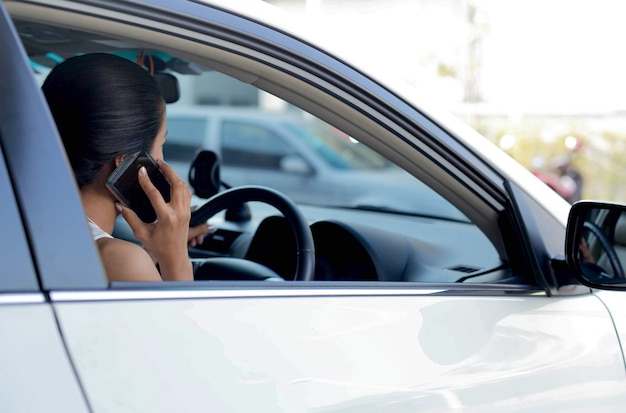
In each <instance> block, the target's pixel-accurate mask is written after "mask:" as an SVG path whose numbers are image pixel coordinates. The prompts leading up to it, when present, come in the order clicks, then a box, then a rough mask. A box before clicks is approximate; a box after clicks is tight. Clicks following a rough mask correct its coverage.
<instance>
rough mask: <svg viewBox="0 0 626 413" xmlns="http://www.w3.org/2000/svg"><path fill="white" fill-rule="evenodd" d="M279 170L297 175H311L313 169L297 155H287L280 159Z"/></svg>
mask: <svg viewBox="0 0 626 413" xmlns="http://www.w3.org/2000/svg"><path fill="white" fill-rule="evenodd" d="M280 170H281V171H283V172H289V173H295V174H299V175H312V174H313V169H312V168H311V167H310V166H309V164H308V163H307V162H306V161H305V160H304V159H302V158H301V157H299V156H297V155H287V156H285V157H284V158H282V159H281V160H280Z"/></svg>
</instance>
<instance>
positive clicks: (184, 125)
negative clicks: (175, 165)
mask: <svg viewBox="0 0 626 413" xmlns="http://www.w3.org/2000/svg"><path fill="white" fill-rule="evenodd" d="M207 124H208V120H207V119H206V118H192V117H180V118H177V117H172V118H170V119H168V121H167V137H166V139H165V144H164V145H163V155H164V156H165V158H166V159H168V160H169V161H186V162H189V161H190V160H191V159H193V158H194V156H195V155H196V153H197V152H198V150H200V149H202V147H203V140H204V136H205V134H206V129H207Z"/></svg>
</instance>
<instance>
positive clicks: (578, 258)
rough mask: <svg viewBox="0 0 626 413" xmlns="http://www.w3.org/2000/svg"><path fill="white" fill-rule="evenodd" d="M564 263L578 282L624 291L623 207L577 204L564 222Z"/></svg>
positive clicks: (625, 225) (625, 231) (625, 233)
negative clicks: (565, 224)
mask: <svg viewBox="0 0 626 413" xmlns="http://www.w3.org/2000/svg"><path fill="white" fill-rule="evenodd" d="M565 260H566V263H567V265H568V267H569V268H570V270H571V271H572V272H573V273H574V275H575V276H576V278H577V279H578V281H580V282H581V283H582V284H584V285H586V286H589V287H592V288H599V289H609V290H624V291H626V278H625V274H624V270H623V268H624V266H625V265H624V264H626V205H624V204H619V203H612V202H596V201H579V202H576V203H575V204H573V205H572V207H571V209H570V214H569V218H568V222H567V236H566V240H565Z"/></svg>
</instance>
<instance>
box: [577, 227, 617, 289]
mask: <svg viewBox="0 0 626 413" xmlns="http://www.w3.org/2000/svg"><path fill="white" fill-rule="evenodd" d="M583 227H584V228H585V229H588V230H589V231H591V233H592V234H593V235H595V236H596V238H598V241H600V244H601V245H602V249H603V250H604V252H605V253H606V256H607V258H608V260H609V263H610V264H611V269H612V270H613V278H623V277H624V270H623V269H622V263H621V262H620V260H619V257H618V256H617V253H616V252H615V248H613V243H611V241H609V239H608V238H607V237H606V235H605V234H604V232H603V231H602V230H601V229H600V227H598V226H597V225H596V224H594V223H593V222H589V221H585V222H584V223H583Z"/></svg>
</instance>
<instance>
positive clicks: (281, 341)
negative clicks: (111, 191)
mask: <svg viewBox="0 0 626 413" xmlns="http://www.w3.org/2000/svg"><path fill="white" fill-rule="evenodd" d="M230 293H233V292H232V291H231V292H230ZM239 293H240V294H241V297H239V298H238V297H229V298H217V297H218V294H219V292H213V293H211V292H207V295H211V294H213V295H214V296H215V298H206V299H202V298H195V299H179V300H151V301H148V300H141V301H132V300H128V301H102V302H89V303H87V302H86V303H78V302H76V303H72V302H65V303H58V304H56V307H57V310H58V315H59V319H60V323H61V326H62V329H63V332H64V336H65V337H66V339H67V343H68V347H69V349H70V352H71V354H72V356H73V358H74V360H75V363H76V366H77V369H78V371H79V373H80V376H81V378H83V379H84V386H85V389H86V392H87V394H88V396H89V398H90V400H91V401H92V403H93V408H94V409H95V411H98V412H100V411H101V412H108V411H111V412H114V411H119V409H120V407H123V409H124V410H129V411H181V410H184V409H187V410H191V409H198V408H200V409H202V410H205V411H222V412H231V411H232V412H249V411H263V412H274V411H276V412H278V411H289V412H301V411H333V412H344V411H345V412H347V411H354V412H363V411H376V412H381V411H384V412H398V411H417V410H416V409H420V411H421V409H431V410H432V411H449V410H450V409H452V408H461V407H462V408H465V409H469V410H473V409H476V411H484V409H485V408H487V407H489V408H496V407H497V408H498V411H519V410H520V405H519V403H520V402H523V403H524V409H527V408H529V407H532V408H533V409H534V411H551V412H554V411H568V412H571V411H589V410H588V408H589V407H590V406H594V408H595V409H598V406H599V405H600V406H601V405H602V404H603V403H604V404H606V405H605V406H603V407H604V408H605V409H608V408H609V407H610V406H611V405H613V404H615V406H619V403H622V406H623V403H624V402H626V380H625V373H624V364H623V361H622V355H621V352H620V349H619V344H618V342H617V338H616V336H615V331H614V328H613V326H612V323H611V321H610V319H609V317H608V315H607V312H606V309H605V308H604V306H603V305H602V304H601V303H600V302H599V301H598V300H597V299H596V298H595V297H593V296H591V295H589V296H579V297H572V298H556V297H552V298H548V297H525V298H522V297H488V296H483V297H458V296H457V297H445V296H424V295H422V296H418V295H416V296H396V297H392V296H381V295H379V296H375V295H370V296H334V297H331V296H327V297H323V296H319V291H318V292H317V293H314V292H312V293H311V294H312V295H315V294H317V295H318V296H317V297H315V296H310V297H284V296H283V297H279V296H278V295H277V294H276V295H275V296H274V297H271V295H273V294H274V293H272V292H271V291H264V294H265V295H266V296H265V297H254V298H246V295H247V294H249V292H245V291H241V292H239ZM284 293H285V291H284V290H283V291H282V295H284ZM379 293H380V291H379ZM233 294H237V292H234V293H233ZM255 294H256V295H258V291H256V292H255ZM322 294H323V293H322ZM351 294H354V292H352V293H351ZM367 294H372V292H371V291H370V292H368V293H367ZM105 295H106V294H103V297H104V296H105ZM66 299H67V297H66ZM591 331H592V332H593V334H589V332H591ZM600 349H602V350H600ZM599 395H601V396H602V398H601V400H598V396H599ZM577 409H578V410H577ZM605 411H606V410H605Z"/></svg>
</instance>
